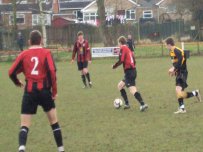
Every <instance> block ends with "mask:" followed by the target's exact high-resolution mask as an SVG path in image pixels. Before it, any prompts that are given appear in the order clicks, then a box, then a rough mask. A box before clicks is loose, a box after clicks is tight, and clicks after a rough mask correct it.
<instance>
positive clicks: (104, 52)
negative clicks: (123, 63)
mask: <svg viewBox="0 0 203 152" xmlns="http://www.w3.org/2000/svg"><path fill="white" fill-rule="evenodd" d="M119 52H120V48H119V47H102V48H92V57H93V58H102V57H115V56H118V55H119Z"/></svg>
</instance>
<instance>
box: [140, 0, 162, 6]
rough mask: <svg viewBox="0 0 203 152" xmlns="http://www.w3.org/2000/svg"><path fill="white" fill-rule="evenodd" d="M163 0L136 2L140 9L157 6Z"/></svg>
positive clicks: (141, 0)
mask: <svg viewBox="0 0 203 152" xmlns="http://www.w3.org/2000/svg"><path fill="white" fill-rule="evenodd" d="M164 1H165V0H138V4H140V6H141V7H153V6H158V5H160V4H161V3H162V2H164Z"/></svg>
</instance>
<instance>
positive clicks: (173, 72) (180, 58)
mask: <svg viewBox="0 0 203 152" xmlns="http://www.w3.org/2000/svg"><path fill="white" fill-rule="evenodd" d="M166 46H167V49H168V50H169V51H170V57H171V61H172V64H173V67H172V68H170V69H169V71H168V72H169V75H170V76H175V77H176V95H177V99H178V103H179V108H178V111H176V112H174V113H175V114H181V113H186V110H185V105H184V99H186V98H191V97H197V99H198V101H199V102H201V95H200V91H199V90H195V91H192V92H185V91H184V89H185V88H187V87H188V85H187V77H188V71H187V64H186V57H185V53H184V51H183V50H182V49H180V48H178V47H176V46H175V43H174V40H173V39H172V38H168V39H167V40H166Z"/></svg>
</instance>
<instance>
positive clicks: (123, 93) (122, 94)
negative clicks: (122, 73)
mask: <svg viewBox="0 0 203 152" xmlns="http://www.w3.org/2000/svg"><path fill="white" fill-rule="evenodd" d="M124 87H125V82H124V80H123V81H120V82H119V83H118V90H119V91H120V93H121V96H122V97H123V100H124V101H125V106H124V109H129V108H130V105H129V101H128V96H127V93H126V91H125V89H124Z"/></svg>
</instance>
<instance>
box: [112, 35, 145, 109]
mask: <svg viewBox="0 0 203 152" xmlns="http://www.w3.org/2000/svg"><path fill="white" fill-rule="evenodd" d="M118 43H119V47H120V54H119V61H118V62H116V63H115V64H114V65H113V69H116V68H117V67H118V66H120V65H121V64H123V68H124V73H125V78H124V79H123V80H122V81H120V82H119V84H118V89H119V90H120V93H121V96H122V97H123V99H124V101H125V106H124V109H129V108H130V105H129V101H128V97H127V94H126V91H125V89H124V87H125V86H126V87H127V88H128V89H129V90H130V93H131V94H132V95H134V97H135V98H136V99H137V101H138V102H139V103H140V105H141V106H140V111H145V110H146V109H147V108H148V105H147V104H145V103H144V101H143V99H142V96H141V94H140V93H139V92H138V90H137V88H136V86H135V79H136V76H137V71H136V66H135V58H134V55H133V52H132V51H131V50H130V49H129V48H128V46H127V40H126V38H125V37H124V36H121V37H120V38H119V39H118Z"/></svg>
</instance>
